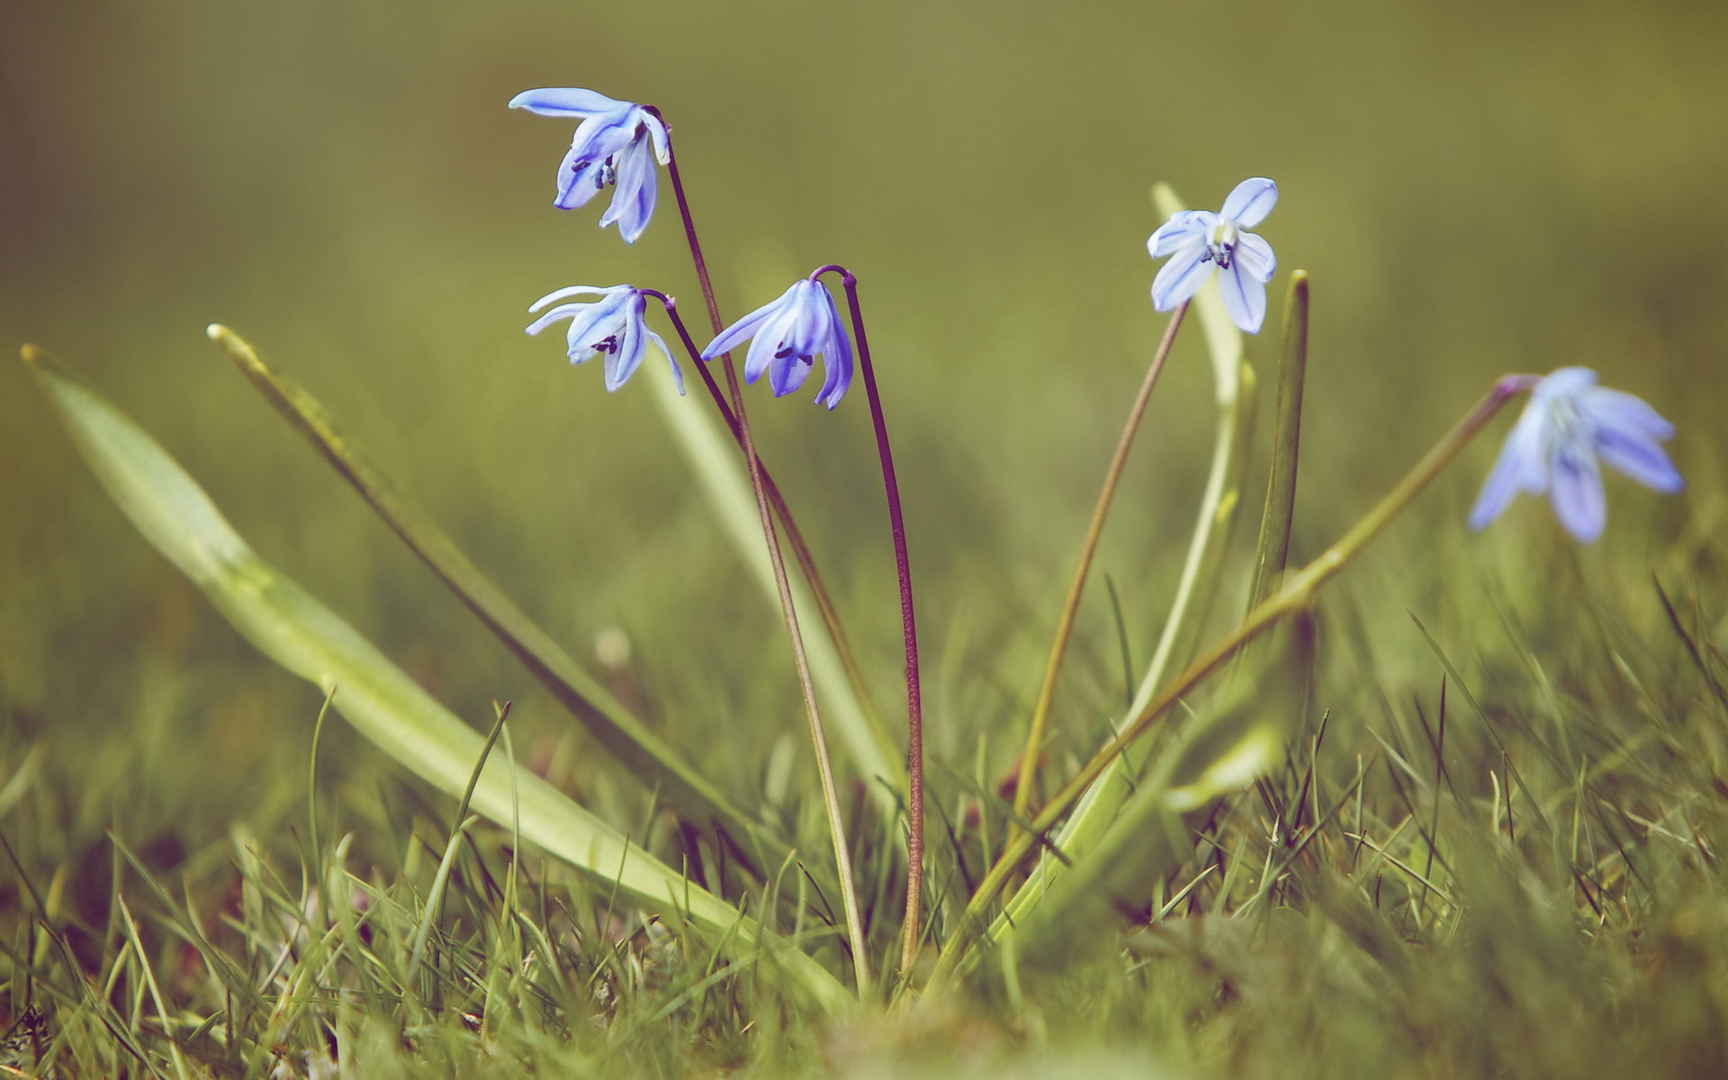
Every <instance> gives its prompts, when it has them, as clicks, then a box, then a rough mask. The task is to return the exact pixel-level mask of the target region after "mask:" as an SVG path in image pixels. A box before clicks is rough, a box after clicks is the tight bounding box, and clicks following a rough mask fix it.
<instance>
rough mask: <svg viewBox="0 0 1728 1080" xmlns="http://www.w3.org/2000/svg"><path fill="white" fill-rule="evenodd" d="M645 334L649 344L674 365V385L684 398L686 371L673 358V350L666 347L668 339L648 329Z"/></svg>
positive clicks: (675, 358)
mask: <svg viewBox="0 0 1728 1080" xmlns="http://www.w3.org/2000/svg"><path fill="white" fill-rule="evenodd" d="M644 332H645V333H646V334H647V335H648V340H649V342H651V343H652V344H653V346H654V347H655V348H656V349H659V350H660V355H661V356H664V357H665V358H666V362H667V363H669V364H671V365H672V385H673V386H674V387H676V388H677V390H678V396H679V397H683V396H684V369H683V368H681V367H679V366H678V359H677V357H675V356H673V355H672V350H671V349H668V348H667V347H666V339H665V338H663V337H661V336H660V335H659V334H656V333H655V332H654V331H652V330H647V329H646V328H644Z"/></svg>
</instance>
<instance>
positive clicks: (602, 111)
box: [510, 87, 672, 244]
mask: <svg viewBox="0 0 1728 1080" xmlns="http://www.w3.org/2000/svg"><path fill="white" fill-rule="evenodd" d="M510 107H511V108H512V109H527V110H528V111H529V112H531V113H534V114H535V115H536V116H564V117H571V118H574V119H578V120H581V121H582V123H581V124H579V125H578V126H577V128H576V137H575V138H574V139H573V140H572V141H571V143H570V152H569V153H567V154H565V155H564V160H563V161H562V162H560V163H559V165H558V178H557V191H558V197H557V198H555V199H553V200H552V205H553V206H556V207H557V208H558V209H560V210H574V209H575V208H577V207H578V206H582V205H583V204H585V203H587V201H588V200H589V199H592V198H593V197H594V196H595V195H597V194H599V192H600V190H601V189H602V188H606V187H611V186H613V185H616V186H617V189H618V190H617V191H616V192H614V193H613V195H612V205H611V206H609V207H607V208H606V213H604V214H602V215H601V217H600V227H601V228H602V229H604V228H605V227H606V226H608V225H611V224H613V223H614V222H616V223H617V225H618V235H620V236H622V237H623V238H624V242H625V243H627V244H634V243H635V242H636V238H637V237H638V236H641V235H642V230H643V229H646V228H647V227H648V219H649V218H651V217H653V216H654V197H655V193H656V184H657V183H658V181H657V179H656V174H655V171H654V163H655V162H656V161H658V162H659V163H660V164H662V165H664V164H666V163H667V162H668V161H669V160H671V153H672V151H671V146H670V144H669V143H668V142H667V137H666V125H665V124H663V123H661V122H660V118H659V117H658V116H655V115H654V114H653V113H651V112H649V111H648V110H647V109H645V108H643V107H642V106H640V105H636V104H633V103H631V102H628V101H613V100H612V99H611V98H609V97H606V96H605V95H604V94H597V93H595V92H594V91H592V90H577V89H574V88H570V87H544V88H541V89H539V90H524V91H522V92H521V93H520V94H517V95H516V96H515V97H513V98H511V99H510Z"/></svg>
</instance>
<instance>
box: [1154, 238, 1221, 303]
mask: <svg viewBox="0 0 1728 1080" xmlns="http://www.w3.org/2000/svg"><path fill="white" fill-rule="evenodd" d="M1209 254H1210V252H1209V249H1208V248H1207V247H1206V240H1205V238H1204V237H1196V238H1193V239H1191V240H1190V241H1189V242H1188V243H1187V244H1184V245H1183V246H1181V247H1179V248H1177V249H1176V250H1175V252H1174V253H1173V254H1172V255H1171V256H1170V261H1169V262H1167V263H1165V264H1164V266H1163V267H1162V268H1161V269H1160V270H1159V271H1158V276H1157V277H1155V278H1153V279H1152V306H1153V307H1154V308H1156V309H1157V310H1159V311H1169V310H1171V309H1172V308H1174V307H1176V306H1177V305H1178V304H1181V303H1182V302H1183V301H1185V300H1188V299H1190V298H1191V297H1193V295H1194V293H1195V292H1196V291H1198V290H1199V288H1200V286H1201V285H1203V284H1205V282H1206V278H1207V277H1208V276H1209V275H1210V274H1211V273H1212V269H1213V267H1214V265H1215V264H1213V263H1212V262H1210V261H1208V259H1207V256H1208V255H1209Z"/></svg>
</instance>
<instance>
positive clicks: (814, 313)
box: [702, 278, 852, 409]
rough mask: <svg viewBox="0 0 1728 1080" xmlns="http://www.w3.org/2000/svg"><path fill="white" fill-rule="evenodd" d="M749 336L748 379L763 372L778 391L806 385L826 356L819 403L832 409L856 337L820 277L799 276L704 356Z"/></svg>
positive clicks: (841, 392) (848, 378) (846, 381)
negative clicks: (817, 361) (842, 320)
mask: <svg viewBox="0 0 1728 1080" xmlns="http://www.w3.org/2000/svg"><path fill="white" fill-rule="evenodd" d="M746 338H749V339H751V341H750V351H749V352H748V353H746V354H745V357H744V381H745V382H747V383H752V384H753V383H755V382H756V381H757V380H758V379H760V378H761V377H762V376H763V375H764V374H766V375H767V376H768V385H769V387H770V388H772V390H773V391H774V396H775V397H781V396H783V395H785V394H790V393H792V392H793V391H794V390H797V389H798V388H799V387H801V386H803V385H804V382H805V380H807V379H808V378H809V377H810V371H811V369H812V368H813V367H814V366H815V359H816V357H818V356H820V357H822V358H823V364H824V365H825V367H826V372H827V374H826V377H825V378H824V379H823V382H822V391H821V393H819V394H818V395H817V396H816V401H817V403H818V404H821V405H825V406H827V407H828V408H830V409H832V408H833V407H834V406H836V405H838V404H839V403H840V399H841V398H842V397H843V396H845V393H846V389H847V387H849V386H850V385H851V383H852V342H851V340H850V339H849V338H848V337H847V336H846V331H845V329H844V327H843V326H842V325H841V323H840V316H839V312H838V311H837V310H836V309H835V306H834V297H833V296H832V294H830V293H829V292H828V289H827V288H826V287H825V286H823V285H822V284H821V283H820V282H819V281H814V280H811V279H809V278H801V279H799V280H798V281H796V282H793V284H792V286H791V287H790V288H788V289H787V290H786V291H785V292H784V293H782V294H780V296H779V298H778V299H776V300H775V301H774V302H773V303H771V304H764V305H763V306H761V307H759V308H757V309H756V310H755V311H752V312H751V313H750V314H748V315H746V316H744V317H743V318H742V319H739V320H738V321H737V322H735V323H733V324H732V325H731V326H729V327H727V328H726V329H725V330H723V331H721V332H720V335H719V336H718V337H716V338H715V339H714V340H713V341H711V342H709V344H708V347H707V348H705V349H703V350H702V359H703V360H711V359H713V358H714V357H716V356H719V355H720V354H721V353H724V352H726V351H728V350H730V349H733V348H735V347H737V346H738V344H739V343H740V342H742V341H744V339H746Z"/></svg>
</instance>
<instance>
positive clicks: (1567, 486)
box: [1548, 451, 1608, 544]
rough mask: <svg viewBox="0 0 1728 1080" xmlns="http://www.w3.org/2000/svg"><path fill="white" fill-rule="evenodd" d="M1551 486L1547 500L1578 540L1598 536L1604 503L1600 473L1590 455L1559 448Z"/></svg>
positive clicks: (1605, 516)
mask: <svg viewBox="0 0 1728 1080" xmlns="http://www.w3.org/2000/svg"><path fill="white" fill-rule="evenodd" d="M1551 471H1552V473H1553V488H1552V490H1550V492H1549V496H1548V497H1549V499H1550V500H1551V501H1552V502H1553V503H1554V514H1555V516H1556V517H1558V518H1559V519H1560V524H1562V525H1564V526H1565V527H1566V531H1567V532H1569V533H1571V534H1572V535H1573V536H1574V537H1576V538H1577V539H1578V540H1581V541H1583V542H1584V543H1586V544H1588V543H1590V542H1591V541H1593V540H1595V539H1596V538H1597V537H1599V536H1601V535H1602V526H1603V525H1605V524H1606V523H1607V520H1608V506H1607V502H1606V500H1605V499H1604V498H1603V495H1602V474H1601V472H1600V471H1598V470H1597V468H1596V458H1595V456H1594V455H1592V454H1590V453H1588V452H1584V453H1579V452H1575V451H1563V452H1561V453H1558V454H1556V455H1555V456H1554V463H1553V468H1552V470H1551Z"/></svg>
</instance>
